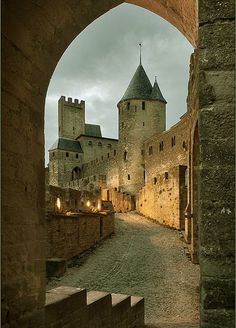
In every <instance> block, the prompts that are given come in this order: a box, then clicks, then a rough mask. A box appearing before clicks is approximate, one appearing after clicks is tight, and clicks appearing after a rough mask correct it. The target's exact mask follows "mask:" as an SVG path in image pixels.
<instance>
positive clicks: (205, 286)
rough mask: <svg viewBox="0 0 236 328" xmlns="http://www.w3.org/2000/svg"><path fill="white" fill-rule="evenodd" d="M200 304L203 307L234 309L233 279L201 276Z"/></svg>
mask: <svg viewBox="0 0 236 328" xmlns="http://www.w3.org/2000/svg"><path fill="white" fill-rule="evenodd" d="M201 289H202V293H201V295H202V306H203V307H204V309H228V310H229V309H234V307H235V282H234V279H232V280H231V279H216V278H215V277H204V276H203V277H202V280H201Z"/></svg>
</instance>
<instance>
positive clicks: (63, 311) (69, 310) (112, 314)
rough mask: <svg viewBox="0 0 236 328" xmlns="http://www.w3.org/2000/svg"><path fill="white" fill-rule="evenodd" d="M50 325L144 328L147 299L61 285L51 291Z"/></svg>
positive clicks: (55, 327)
mask: <svg viewBox="0 0 236 328" xmlns="http://www.w3.org/2000/svg"><path fill="white" fill-rule="evenodd" d="M45 327H46V328H78V327H79V328H141V327H144V299H143V298H142V297H139V296H128V295H123V294H110V293H106V292H99V291H89V292H87V291H86V289H82V288H75V287H64V286H60V287H57V288H54V289H51V290H49V291H47V293H46V305H45Z"/></svg>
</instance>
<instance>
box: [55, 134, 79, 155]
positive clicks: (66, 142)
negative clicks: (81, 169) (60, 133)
mask: <svg viewBox="0 0 236 328" xmlns="http://www.w3.org/2000/svg"><path fill="white" fill-rule="evenodd" d="M55 149H60V150H66V151H74V152H76V153H83V150H82V148H81V145H80V142H79V141H77V140H73V139H67V138H58V139H57V141H56V142H55V143H54V144H53V145H52V147H51V148H50V149H49V150H55Z"/></svg>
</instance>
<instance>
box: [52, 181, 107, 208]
mask: <svg viewBox="0 0 236 328" xmlns="http://www.w3.org/2000/svg"><path fill="white" fill-rule="evenodd" d="M58 198H59V199H60V208H58V206H57V199H58ZM100 200H101V195H100V192H99V191H96V190H93V191H92V192H91V191H86V190H83V191H79V190H75V189H70V188H60V187H55V186H51V185H49V186H46V209H47V211H49V212H57V213H63V212H64V213H65V212H67V211H68V212H69V211H72V212H78V211H86V210H88V209H92V208H93V209H98V208H99V206H100V205H101V201H100ZM88 201H89V205H88Z"/></svg>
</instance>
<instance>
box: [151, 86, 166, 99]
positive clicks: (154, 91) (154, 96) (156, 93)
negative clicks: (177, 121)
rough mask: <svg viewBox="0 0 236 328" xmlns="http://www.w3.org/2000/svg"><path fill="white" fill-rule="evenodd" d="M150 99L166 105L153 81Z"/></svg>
mask: <svg viewBox="0 0 236 328" xmlns="http://www.w3.org/2000/svg"><path fill="white" fill-rule="evenodd" d="M151 99H153V100H160V101H163V102H165V103H167V101H166V100H165V98H164V97H163V96H162V93H161V90H160V88H159V85H158V84H157V81H156V80H155V82H154V85H153V88H152V93H151Z"/></svg>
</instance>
